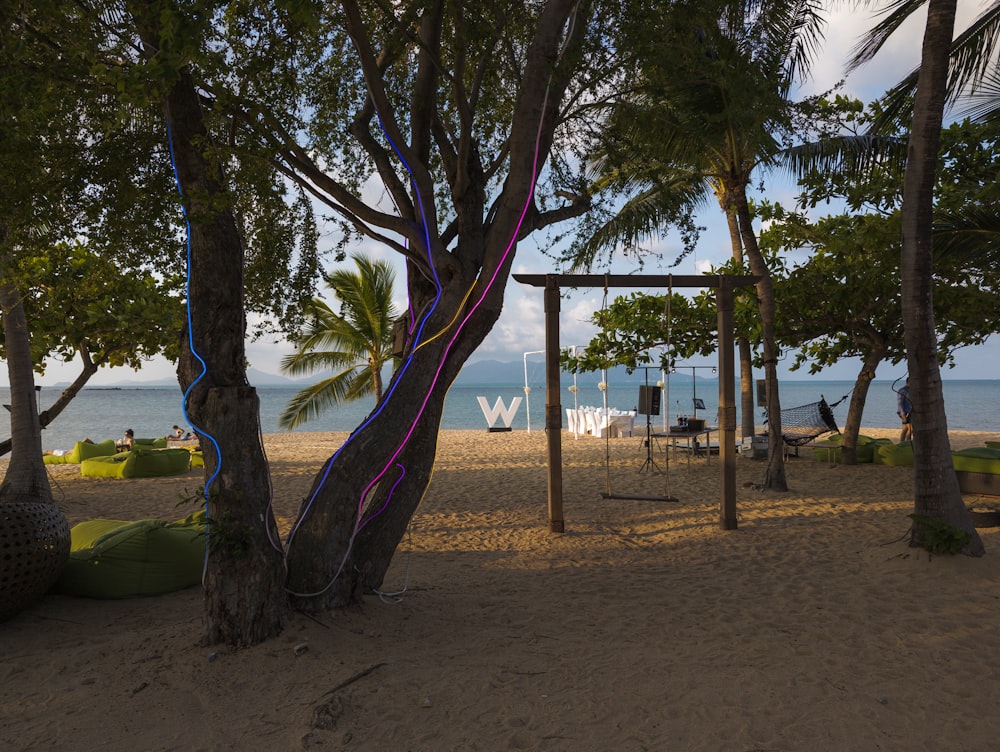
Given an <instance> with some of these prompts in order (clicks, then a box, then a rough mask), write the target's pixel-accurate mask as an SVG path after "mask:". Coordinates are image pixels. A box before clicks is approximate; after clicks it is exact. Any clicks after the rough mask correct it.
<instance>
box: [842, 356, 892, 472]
mask: <svg viewBox="0 0 1000 752" xmlns="http://www.w3.org/2000/svg"><path fill="white" fill-rule="evenodd" d="M885 353H886V348H885V347H884V346H882V347H879V348H875V347H873V348H871V349H870V350H868V353H867V354H866V355H865V357H864V362H863V363H862V365H861V371H860V372H859V373H858V377H857V379H855V380H854V389H853V390H851V402H850V406H849V407H848V408H847V422H846V423H845V424H844V430H843V440H842V441H841V442H840V462H841V464H843V465H856V464H858V449H857V447H858V435H859V434H860V433H861V416H862V414H863V413H864V409H865V401H866V400H867V399H868V388H869V387H870V386H871V383H872V380H873V379H874V378H875V369H876V368H878V364H879V363H881V362H882V360H883V359H884V358H885Z"/></svg>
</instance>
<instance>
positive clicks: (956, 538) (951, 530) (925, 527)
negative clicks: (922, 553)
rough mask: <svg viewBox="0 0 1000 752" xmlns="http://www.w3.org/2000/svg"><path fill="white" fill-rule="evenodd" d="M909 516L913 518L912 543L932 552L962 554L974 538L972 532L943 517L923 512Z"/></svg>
mask: <svg viewBox="0 0 1000 752" xmlns="http://www.w3.org/2000/svg"><path fill="white" fill-rule="evenodd" d="M907 517H909V518H910V519H911V520H913V529H912V531H911V540H910V545H912V546H919V547H920V548H924V549H927V550H928V551H929V552H930V553H932V554H951V555H955V554H960V553H962V551H963V549H964V548H965V547H966V546H967V545H969V541H971V540H972V533H970V532H968V531H966V530H961V529H959V528H957V527H955V526H954V525H951V524H949V523H948V522H945V521H944V520H942V519H939V518H936V517H927V516H925V515H922V514H909V515H907Z"/></svg>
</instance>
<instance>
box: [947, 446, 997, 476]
mask: <svg viewBox="0 0 1000 752" xmlns="http://www.w3.org/2000/svg"><path fill="white" fill-rule="evenodd" d="M951 460H952V464H954V465H955V469H956V470H962V471H964V472H968V473H989V474H991V475H1000V449H993V448H991V447H969V448H968V449H959V450H958V451H956V452H952V453H951Z"/></svg>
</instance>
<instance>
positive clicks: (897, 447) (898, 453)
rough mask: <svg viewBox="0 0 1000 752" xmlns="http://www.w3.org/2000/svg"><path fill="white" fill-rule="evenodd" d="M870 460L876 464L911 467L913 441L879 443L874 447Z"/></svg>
mask: <svg viewBox="0 0 1000 752" xmlns="http://www.w3.org/2000/svg"><path fill="white" fill-rule="evenodd" d="M872 461H873V462H874V463H875V464H877V465H893V466H895V467H913V442H912V441H901V442H899V443H898V444H880V445H878V446H877V447H876V448H875V454H874V456H873V457H872Z"/></svg>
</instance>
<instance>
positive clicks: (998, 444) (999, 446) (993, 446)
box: [986, 441, 1000, 449]
mask: <svg viewBox="0 0 1000 752" xmlns="http://www.w3.org/2000/svg"><path fill="white" fill-rule="evenodd" d="M986 446H988V447H989V448H990V449H1000V441H987V442H986Z"/></svg>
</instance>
